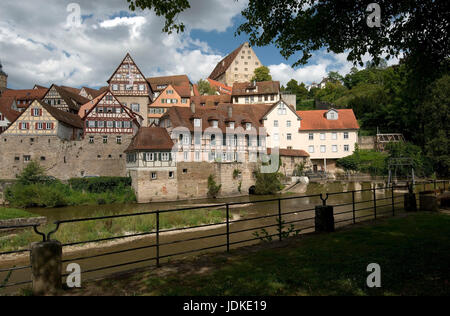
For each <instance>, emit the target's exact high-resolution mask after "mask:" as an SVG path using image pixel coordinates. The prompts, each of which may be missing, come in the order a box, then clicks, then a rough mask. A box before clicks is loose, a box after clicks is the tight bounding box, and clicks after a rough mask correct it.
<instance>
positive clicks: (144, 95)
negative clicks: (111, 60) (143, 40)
mask: <svg viewBox="0 0 450 316" xmlns="http://www.w3.org/2000/svg"><path fill="white" fill-rule="evenodd" d="M108 84H109V89H110V90H111V91H112V92H113V93H114V95H115V96H116V97H117V99H118V100H119V101H120V102H121V103H122V104H123V105H125V106H127V107H129V108H130V109H131V110H132V111H133V112H136V113H139V115H141V116H142V117H143V118H147V116H148V107H149V104H150V103H151V100H152V99H151V96H152V95H153V91H152V88H151V86H150V85H149V83H148V82H147V80H146V79H145V76H144V75H143V74H142V72H141V71H140V70H139V67H138V66H137V65H136V63H135V62H134V60H133V58H131V56H130V54H128V53H127V55H126V56H125V58H124V59H123V60H122V62H121V63H120V65H119V66H118V67H117V69H116V70H115V71H114V73H113V74H112V75H111V77H110V78H109V80H108ZM143 125H144V126H146V125H147V120H145V121H144V122H143Z"/></svg>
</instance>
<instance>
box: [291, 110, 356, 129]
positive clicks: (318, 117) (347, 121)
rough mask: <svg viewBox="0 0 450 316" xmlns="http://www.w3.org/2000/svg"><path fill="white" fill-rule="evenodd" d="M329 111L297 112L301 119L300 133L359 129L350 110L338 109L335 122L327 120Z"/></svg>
mask: <svg viewBox="0 0 450 316" xmlns="http://www.w3.org/2000/svg"><path fill="white" fill-rule="evenodd" d="M328 111H329V110H314V111H297V114H298V115H300V117H301V118H302V123H301V127H300V131H309V130H340V129H359V124H358V121H357V120H356V117H355V114H354V113H353V110H352V109H338V110H335V111H337V113H338V119H337V120H327V118H326V116H325V114H326V113H327V112H328Z"/></svg>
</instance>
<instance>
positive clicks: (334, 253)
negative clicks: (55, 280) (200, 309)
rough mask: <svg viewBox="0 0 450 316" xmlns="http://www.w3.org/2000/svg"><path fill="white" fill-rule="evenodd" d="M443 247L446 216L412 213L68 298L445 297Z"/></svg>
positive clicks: (448, 277) (449, 233)
mask: <svg viewBox="0 0 450 316" xmlns="http://www.w3.org/2000/svg"><path fill="white" fill-rule="evenodd" d="M449 249H450V216H449V215H445V214H424V213H417V214H413V215H409V216H407V217H402V218H400V217H399V218H392V219H387V220H381V221H378V222H375V223H374V224H372V223H366V224H363V225H359V226H355V227H352V228H350V229H348V230H343V231H339V232H336V233H332V234H321V235H309V236H304V237H300V238H299V239H293V240H291V241H288V242H287V244H286V245H284V246H283V247H279V248H269V247H265V248H263V249H262V250H258V251H249V249H242V250H237V251H233V252H232V253H231V254H230V255H227V254H215V255H208V256H203V257H200V258H198V259H195V260H192V261H186V260H185V261H184V262H182V263H179V264H178V265H179V267H178V268H177V269H176V270H175V271H168V272H167V273H164V272H163V271H164V269H165V268H164V266H163V268H161V269H159V270H153V271H146V272H140V273H136V274H134V275H132V276H127V277H121V278H111V279H106V280H103V281H98V282H94V283H88V284H87V285H86V286H87V287H86V288H84V289H82V290H79V291H78V292H74V293H73V294H75V295H77V294H81V295H92V294H97V295H102V294H106V295H108V294H114V295H220V296H222V295H226V296H233V295H237V296H240V295H262V296H264V295H448V294H450V292H449V291H450V284H449V282H450V251H449ZM370 263H378V264H379V265H380V266H381V286H382V287H381V288H377V289H369V288H368V287H367V286H366V279H367V276H368V275H369V272H366V268H367V266H368V264H370ZM165 266H166V267H168V268H174V267H176V266H177V264H175V263H174V262H172V263H168V264H165Z"/></svg>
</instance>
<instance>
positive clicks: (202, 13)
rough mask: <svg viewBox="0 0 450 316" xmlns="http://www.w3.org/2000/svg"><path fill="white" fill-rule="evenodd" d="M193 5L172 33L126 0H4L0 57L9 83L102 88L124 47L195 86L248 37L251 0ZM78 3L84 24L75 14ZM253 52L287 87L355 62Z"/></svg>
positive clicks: (153, 72) (198, 0) (147, 68)
mask: <svg viewBox="0 0 450 316" xmlns="http://www.w3.org/2000/svg"><path fill="white" fill-rule="evenodd" d="M73 3H75V4H76V5H75V6H71V4H73ZM190 3H191V9H189V10H187V11H186V12H184V13H182V14H181V15H180V17H179V20H180V21H182V22H184V23H185V25H186V31H185V32H184V33H183V34H171V35H168V34H166V33H163V32H162V31H161V30H162V28H163V25H164V20H163V18H161V17H157V16H156V15H155V14H154V13H153V12H152V11H150V10H145V11H142V10H137V11H135V12H131V11H129V10H128V4H127V1H126V0H97V1H92V0H78V1H77V2H74V0H71V1H65V0H22V1H17V0H2V1H1V10H0V61H1V62H2V64H3V70H4V71H5V72H6V73H7V74H8V88H11V89H27V88H32V87H33V86H34V85H35V84H39V85H44V86H50V85H51V84H52V83H55V84H58V85H67V86H72V87H81V86H88V87H101V86H105V85H106V81H107V80H108V79H109V77H110V76H111V75H112V73H113V72H114V70H115V69H116V68H117V66H118V65H119V64H120V62H121V61H122V59H123V58H124V56H125V55H126V53H127V52H129V53H130V54H131V56H132V57H133V59H134V61H135V62H136V63H137V65H138V67H139V68H140V69H141V71H142V72H143V73H144V75H145V76H146V77H152V76H166V75H177V74H187V75H188V76H189V78H190V79H191V81H192V82H193V83H194V82H197V81H198V80H200V79H205V78H207V77H208V76H209V74H210V73H211V72H212V70H213V69H214V67H215V65H216V64H217V63H218V62H219V61H220V60H221V59H222V58H223V57H225V56H226V55H227V54H229V53H230V52H232V51H233V50H234V49H235V48H237V47H238V46H239V45H240V44H242V43H243V42H245V41H247V37H246V36H245V35H241V36H239V37H236V36H235V31H236V29H237V27H238V26H239V25H240V23H242V22H243V17H242V16H241V15H240V12H241V11H242V9H243V8H244V7H245V6H246V5H247V0H239V1H237V2H236V1H235V0H190ZM73 8H75V9H73ZM77 8H80V17H81V19H80V20H79V21H80V23H74V21H75V22H76V21H77V20H76V19H75V20H74V19H73V17H74V16H76V13H77ZM73 10H75V11H73ZM254 50H255V53H256V54H257V56H258V57H259V59H260V60H261V62H262V63H263V64H264V65H266V66H268V67H269V68H270V71H271V74H272V77H273V80H279V81H280V82H281V84H283V85H285V84H286V83H287V82H288V81H289V80H290V79H292V78H294V79H296V80H297V81H298V82H304V83H306V84H310V83H312V82H320V81H321V80H322V78H324V77H326V75H327V73H328V72H329V71H338V72H339V73H341V74H343V75H345V74H346V73H348V72H349V71H350V69H351V67H352V66H353V65H352V63H350V62H348V61H347V54H346V53H343V54H334V53H327V52H326V51H325V50H321V51H318V52H315V53H314V54H313V57H312V58H311V59H310V61H309V63H308V64H307V65H304V66H301V67H297V68H295V69H293V68H292V67H291V65H292V64H293V63H294V60H286V59H284V58H283V57H282V56H281V55H280V53H279V51H278V50H277V48H276V47H274V46H267V47H254ZM369 59H370V58H368V57H367V56H365V57H364V58H363V60H365V61H367V60H369ZM396 62H397V61H396V60H390V61H389V64H393V63H396Z"/></svg>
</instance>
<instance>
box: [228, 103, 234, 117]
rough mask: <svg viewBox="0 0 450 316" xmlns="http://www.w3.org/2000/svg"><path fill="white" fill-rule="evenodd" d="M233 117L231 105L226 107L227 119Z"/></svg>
mask: <svg viewBox="0 0 450 316" xmlns="http://www.w3.org/2000/svg"><path fill="white" fill-rule="evenodd" d="M232 117H233V107H232V106H231V105H229V106H228V118H229V119H231V118H232Z"/></svg>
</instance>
